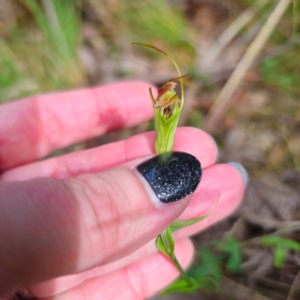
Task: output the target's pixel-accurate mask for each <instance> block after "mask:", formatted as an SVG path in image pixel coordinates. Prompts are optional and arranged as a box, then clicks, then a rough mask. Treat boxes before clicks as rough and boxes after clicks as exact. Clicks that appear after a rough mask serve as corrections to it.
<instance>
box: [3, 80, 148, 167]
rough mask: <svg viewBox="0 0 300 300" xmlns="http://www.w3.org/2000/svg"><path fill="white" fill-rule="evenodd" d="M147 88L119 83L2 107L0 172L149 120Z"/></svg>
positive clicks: (137, 84) (146, 85)
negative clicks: (60, 149)
mask: <svg viewBox="0 0 300 300" xmlns="http://www.w3.org/2000/svg"><path fill="white" fill-rule="evenodd" d="M149 86H150V84H147V83H143V82H121V83H115V84H109V85H105V86H101V87H96V88H89V89H82V90H78V91H69V92H62V93H52V94H46V95H42V96H37V97H31V98H27V99H24V100H21V101H16V102H11V103H7V104H4V105H1V106H0V145H1V147H0V171H1V170H2V171H4V170H7V169H9V168H12V167H15V166H19V165H22V164H25V163H28V162H31V161H34V160H36V159H39V158H41V157H44V156H46V155H47V154H49V153H51V152H52V151H54V150H55V149H59V148H62V147H65V146H67V145H70V144H72V143H75V142H78V141H82V140H85V139H89V138H92V137H94V136H97V135H101V134H104V133H106V132H108V131H111V130H114V129H118V128H122V127H130V126H134V125H137V124H139V123H141V122H143V121H146V120H149V119H150V118H152V115H153V109H152V107H151V101H150V100H148V98H149V95H148V89H149Z"/></svg>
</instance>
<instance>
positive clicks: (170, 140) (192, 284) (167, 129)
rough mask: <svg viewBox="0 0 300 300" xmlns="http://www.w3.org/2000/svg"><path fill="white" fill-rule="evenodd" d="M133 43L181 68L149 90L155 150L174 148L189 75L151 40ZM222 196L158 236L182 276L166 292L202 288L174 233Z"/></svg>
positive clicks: (203, 217)
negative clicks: (189, 272)
mask: <svg viewBox="0 0 300 300" xmlns="http://www.w3.org/2000/svg"><path fill="white" fill-rule="evenodd" d="M132 45H136V46H141V47H147V48H152V49H154V50H156V51H158V52H160V53H162V54H163V55H165V56H166V57H167V58H168V59H169V60H170V61H171V62H172V64H173V65H174V66H175V68H176V70H177V73H178V77H176V78H173V79H170V80H169V81H168V82H167V83H165V84H164V85H163V87H162V88H160V89H158V92H157V96H156V98H155V97H154V96H153V93H152V90H151V88H150V90H149V91H150V96H151V99H152V104H153V108H154V122H155V130H156V137H155V142H154V149H155V152H156V153H157V154H163V153H166V152H170V151H172V148H173V145H174V139H175V132H176V128H177V125H178V120H179V117H180V113H181V111H182V108H183V104H184V87H183V80H182V79H183V78H184V77H186V76H187V75H184V76H182V75H181V73H180V70H179V68H178V66H177V64H176V62H175V61H174V60H173V58H172V57H170V56H169V55H168V54H167V53H165V52H164V51H162V50H160V49H158V48H156V47H154V46H152V45H147V44H141V43H132ZM176 80H178V81H179V82H180V89H181V97H179V96H178V95H177V93H176V91H175V87H176V85H177V83H176V82H174V81H176ZM219 197H220V196H219ZM218 200H219V198H218ZM218 200H217V201H216V202H215V204H214V205H213V207H212V209H211V210H210V212H209V213H208V214H206V215H204V216H201V217H198V218H195V219H192V220H184V221H183V220H177V221H175V222H174V223H173V224H171V225H170V227H168V228H166V229H165V230H164V231H163V232H162V233H161V234H160V235H159V236H158V237H157V239H156V246H157V248H158V249H159V250H160V251H161V252H162V253H164V254H165V255H166V256H168V257H169V258H170V259H171V261H172V262H173V263H174V265H175V267H176V268H177V270H178V271H179V273H180V275H181V278H180V279H179V280H178V281H176V282H174V283H173V284H172V285H171V286H170V287H169V288H168V289H167V290H165V291H164V292H163V293H164V294H165V293H168V292H174V291H182V292H183V291H192V290H195V289H198V288H201V286H200V284H198V282H197V281H196V280H195V279H194V278H192V277H190V276H188V275H187V273H186V272H185V271H184V270H183V268H182V267H181V265H180V264H179V262H178V260H177V258H176V256H175V254H174V250H175V242H174V239H173V235H172V233H173V232H174V231H176V230H178V229H180V228H182V227H186V226H190V225H192V224H195V223H197V222H200V221H202V220H203V219H205V218H207V217H208V216H209V214H210V213H211V211H212V210H213V209H214V207H215V206H216V204H217V202H218Z"/></svg>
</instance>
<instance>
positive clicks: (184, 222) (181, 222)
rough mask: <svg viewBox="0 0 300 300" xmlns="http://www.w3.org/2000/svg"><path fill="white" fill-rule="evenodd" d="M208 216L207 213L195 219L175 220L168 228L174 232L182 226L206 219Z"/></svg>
mask: <svg viewBox="0 0 300 300" xmlns="http://www.w3.org/2000/svg"><path fill="white" fill-rule="evenodd" d="M208 216H209V214H206V215H204V216H201V217H199V218H195V219H191V220H176V221H174V222H173V223H172V224H171V225H170V227H169V228H170V230H171V231H172V232H175V231H177V230H179V229H181V228H183V227H186V226H190V225H193V224H196V223H198V222H200V221H202V220H204V219H206V218H207V217H208Z"/></svg>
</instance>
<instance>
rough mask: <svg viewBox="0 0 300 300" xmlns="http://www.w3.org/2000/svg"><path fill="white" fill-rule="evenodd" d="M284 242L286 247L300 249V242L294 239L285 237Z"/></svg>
mask: <svg viewBox="0 0 300 300" xmlns="http://www.w3.org/2000/svg"><path fill="white" fill-rule="evenodd" d="M282 244H283V246H284V247H286V248H289V249H291V250H294V251H300V244H299V243H297V242H295V241H293V240H290V239H283V241H282Z"/></svg>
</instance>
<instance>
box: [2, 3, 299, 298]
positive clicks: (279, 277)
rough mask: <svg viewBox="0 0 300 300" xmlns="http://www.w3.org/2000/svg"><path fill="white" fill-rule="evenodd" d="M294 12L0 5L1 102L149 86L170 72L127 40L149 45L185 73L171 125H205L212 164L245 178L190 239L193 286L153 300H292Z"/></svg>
mask: <svg viewBox="0 0 300 300" xmlns="http://www.w3.org/2000/svg"><path fill="white" fill-rule="evenodd" d="M284 4H286V5H287V8H286V9H284V10H283V11H282V14H281V16H280V17H279V18H278V20H276V22H275V21H274V22H275V24H274V28H272V30H271V34H270V37H269V38H267V39H266V40H265V41H264V42H263V43H262V45H261V48H260V49H259V51H256V52H255V49H254V50H253V49H252V50H251V45H253V43H254V41H255V40H256V38H257V37H258V36H259V35H260V34H261V33H262V31H263V30H264V28H266V25H265V24H266V22H268V21H270V20H271V19H273V20H275V18H274V17H273V15H272V12H274V10H276V9H278V7H279V6H280V5H284ZM298 7H299V1H298V0H294V1H292V0H290V1H289V0H257V1H255V0H152V1H150V0H145V1H134V0H128V1H122V0H102V1H98V0H64V1H60V0H39V1H37V0H1V1H0V70H1V72H0V102H2V103H4V102H7V101H13V100H16V99H19V98H23V97H27V96H30V95H36V94H39V93H44V92H50V91H56V90H66V89H73V88H80V87H86V86H94V85H98V84H105V83H109V82H114V81H119V80H129V79H137V80H146V81H149V82H152V83H154V84H156V85H157V86H160V85H161V84H163V83H164V82H166V81H167V80H168V79H170V78H172V77H175V76H176V73H175V70H174V69H173V67H172V66H171V65H170V63H169V62H168V61H167V60H166V59H164V57H161V56H159V55H157V54H156V53H152V52H151V53H150V52H149V51H144V50H143V49H137V48H133V47H131V46H130V45H131V43H132V42H141V43H148V44H153V45H155V46H156V47H159V48H161V49H163V50H164V51H166V52H168V53H169V54H170V55H171V56H172V57H174V59H175V60H176V61H177V62H178V64H179V66H180V68H181V70H182V72H183V73H189V74H190V76H189V78H188V79H187V80H185V84H186V104H185V108H184V112H183V115H182V118H181V121H180V122H181V125H190V126H195V127H199V128H204V129H206V130H207V131H209V132H210V133H211V134H212V135H213V136H214V137H215V139H216V141H217V143H218V145H219V149H220V152H219V161H221V162H222V161H224V162H226V161H237V162H240V163H242V164H243V165H244V166H246V168H247V170H248V172H249V176H250V182H249V185H248V189H247V193H246V195H245V199H244V202H243V205H242V206H241V207H240V208H239V210H238V211H237V212H236V213H235V214H234V215H232V216H231V217H230V218H228V219H227V220H225V221H223V222H221V223H219V224H217V225H216V226H214V227H213V228H210V229H208V230H206V231H205V232H203V233H200V234H199V235H197V236H195V237H194V242H195V246H196V248H197V249H198V252H197V253H198V254H197V256H196V262H195V265H194V266H193V267H192V268H191V270H190V273H191V274H192V275H193V276H194V277H195V278H198V280H199V282H202V283H203V290H202V291H198V292H197V293H194V294H189V295H176V294H172V296H164V297H162V298H163V299H243V300H245V299H246V300H247V299H262V300H266V299H275V300H276V299H289V300H292V299H300V296H299V289H300V273H299V267H300V255H299V249H300V248H299V242H300V234H299V233H300V199H299V198H300V196H299V192H300V106H299V97H300V85H299V82H300V59H299V53H300V52H299V48H300V34H299V28H300V24H299V23H300V13H299V8H298ZM271 16H272V18H271ZM250 50H251V51H252V52H251V51H250ZM247 52H251V53H252V54H253V55H252V58H253V61H252V62H251V63H250V64H249V65H250V67H248V68H245V69H244V73H243V75H242V76H237V80H236V82H235V83H237V85H236V87H234V88H232V87H233V83H232V82H233V81H232V77H233V76H232V74H234V72H236V70H238V69H239V68H241V60H242V58H243V57H244V58H245V56H244V55H245V53H247ZM244 60H245V61H246V62H249V56H248V58H247V57H246V58H245V59H244ZM228 86H229V88H232V89H231V93H229V94H228V95H229V96H228V95H227V97H225V96H224V94H225V92H224V91H226V89H227V91H228ZM149 101H150V98H149ZM151 126H152V125H151V123H145V124H141V125H140V126H137V127H135V128H131V129H126V130H123V131H120V132H117V133H111V134H108V135H107V136H106V137H101V138H96V139H93V140H90V141H87V142H85V143H81V144H80V145H75V146H72V147H69V148H68V149H65V150H64V151H73V150H74V149H82V148H87V147H93V146H97V145H99V144H102V143H106V142H111V141H114V140H118V139H122V138H126V137H128V136H130V135H133V134H136V133H139V132H143V131H146V130H148V129H149V128H151ZM200 144H201V141H199V145H200ZM168 297H169V298H168Z"/></svg>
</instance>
